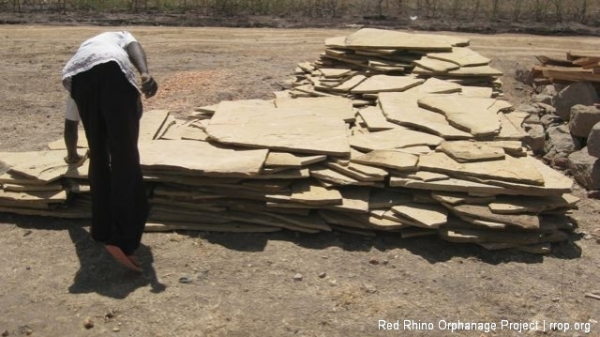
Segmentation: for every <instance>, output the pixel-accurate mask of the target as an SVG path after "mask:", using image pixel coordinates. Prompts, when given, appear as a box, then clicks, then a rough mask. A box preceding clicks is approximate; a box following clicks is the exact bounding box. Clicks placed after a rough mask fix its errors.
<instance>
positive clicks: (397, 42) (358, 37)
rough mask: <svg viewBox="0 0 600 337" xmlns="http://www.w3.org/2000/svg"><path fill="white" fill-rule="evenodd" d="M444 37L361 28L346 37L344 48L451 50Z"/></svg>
mask: <svg viewBox="0 0 600 337" xmlns="http://www.w3.org/2000/svg"><path fill="white" fill-rule="evenodd" d="M447 41H448V40H445V39H444V37H440V36H436V35H427V34H413V33H405V32H399V31H391V30H385V29H376V28H362V29H360V30H358V31H357V32H355V33H352V34H350V35H348V36H347V37H346V40H345V46H346V47H350V48H393V49H419V50H440V51H450V50H452V44H451V42H447Z"/></svg>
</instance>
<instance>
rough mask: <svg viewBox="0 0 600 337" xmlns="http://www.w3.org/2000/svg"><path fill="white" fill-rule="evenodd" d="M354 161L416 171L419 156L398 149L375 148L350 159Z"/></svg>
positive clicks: (398, 169)
mask: <svg viewBox="0 0 600 337" xmlns="http://www.w3.org/2000/svg"><path fill="white" fill-rule="evenodd" d="M350 160H351V161H352V162H355V163H359V164H364V165H372V166H378V167H385V168H389V169H394V170H397V171H415V170H417V162H418V161H419V156H417V155H414V154H410V153H405V152H401V151H397V150H375V151H371V152H369V153H367V154H364V155H361V156H356V157H353V158H352V159H350Z"/></svg>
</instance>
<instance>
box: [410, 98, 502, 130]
mask: <svg viewBox="0 0 600 337" xmlns="http://www.w3.org/2000/svg"><path fill="white" fill-rule="evenodd" d="M418 104H419V106H420V107H422V108H425V109H429V110H432V111H439V112H441V113H443V114H444V115H445V116H446V118H447V120H448V121H449V122H450V124H451V125H453V126H455V127H456V128H458V129H460V130H463V131H466V132H469V133H471V134H473V135H474V136H475V137H489V136H494V135H497V134H499V133H500V127H501V124H500V119H499V117H498V112H500V111H502V110H506V109H509V108H511V107H512V104H510V103H508V102H506V101H502V100H495V99H491V98H480V97H465V96H460V95H431V96H425V97H422V98H420V99H419V100H418Z"/></svg>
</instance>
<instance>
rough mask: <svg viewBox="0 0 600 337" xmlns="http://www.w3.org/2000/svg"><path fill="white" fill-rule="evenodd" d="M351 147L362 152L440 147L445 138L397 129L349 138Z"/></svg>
mask: <svg viewBox="0 0 600 337" xmlns="http://www.w3.org/2000/svg"><path fill="white" fill-rule="evenodd" d="M348 140H349V141H350V145H351V146H352V147H354V148H356V149H358V150H361V151H373V150H389V149H399V148H403V147H409V146H415V145H427V146H438V145H439V144H440V143H441V142H442V141H443V138H441V137H438V136H435V135H431V134H428V133H424V132H419V131H415V130H411V129H408V128H402V127H399V128H396V129H392V130H385V131H379V132H371V133H368V134H359V135H352V136H350V137H348Z"/></svg>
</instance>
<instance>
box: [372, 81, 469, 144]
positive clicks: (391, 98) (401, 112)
mask: <svg viewBox="0 0 600 337" xmlns="http://www.w3.org/2000/svg"><path fill="white" fill-rule="evenodd" d="M427 96H428V94H426V93H414V92H412V91H411V92H410V93H408V92H407V93H401V92H394V93H381V94H379V104H380V105H381V109H382V110H383V113H384V114H385V116H386V118H387V119H388V120H389V121H392V122H394V123H398V124H400V125H404V126H410V127H412V128H416V129H419V130H423V131H426V132H428V133H432V134H435V135H437V136H440V137H442V138H444V139H469V138H473V135H472V134H470V133H468V132H465V131H463V130H459V129H457V128H456V127H454V126H452V125H450V123H449V122H448V120H447V119H446V116H445V115H444V114H441V113H438V112H434V111H430V110H427V109H423V108H421V107H419V104H418V100H419V98H421V97H427Z"/></svg>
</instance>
